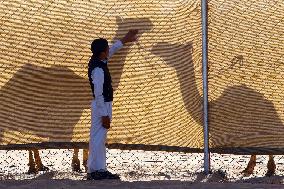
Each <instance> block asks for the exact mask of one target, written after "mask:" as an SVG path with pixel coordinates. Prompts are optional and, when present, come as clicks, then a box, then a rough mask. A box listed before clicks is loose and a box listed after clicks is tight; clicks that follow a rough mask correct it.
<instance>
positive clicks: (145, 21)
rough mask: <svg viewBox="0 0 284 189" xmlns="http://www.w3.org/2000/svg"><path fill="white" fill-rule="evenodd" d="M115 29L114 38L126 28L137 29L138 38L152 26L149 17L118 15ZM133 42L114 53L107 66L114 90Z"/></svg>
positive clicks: (125, 31) (119, 37)
mask: <svg viewBox="0 0 284 189" xmlns="http://www.w3.org/2000/svg"><path fill="white" fill-rule="evenodd" d="M116 24H117V26H118V27H117V31H116V35H115V36H114V38H113V41H114V40H118V39H121V38H122V37H123V36H124V35H125V34H126V33H127V31H128V30H130V29H138V30H139V32H138V35H137V37H138V40H139V38H140V37H141V36H142V35H143V33H146V32H150V31H151V29H152V28H153V24H152V22H151V20H150V19H149V18H125V19H121V18H120V17H116ZM132 44H133V43H130V44H126V45H125V46H124V47H123V48H122V49H121V50H119V51H118V52H117V53H115V54H114V55H113V56H112V57H111V59H110V61H109V63H108V67H109V70H110V73H111V77H112V87H113V90H114V91H116V89H117V87H118V85H119V82H120V78H121V75H122V73H123V66H124V63H125V59H126V57H127V54H128V53H129V51H130V47H131V45H132Z"/></svg>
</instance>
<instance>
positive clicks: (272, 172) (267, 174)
mask: <svg viewBox="0 0 284 189" xmlns="http://www.w3.org/2000/svg"><path fill="white" fill-rule="evenodd" d="M273 175H275V171H270V170H268V171H267V172H266V174H265V176H267V177H271V176H273Z"/></svg>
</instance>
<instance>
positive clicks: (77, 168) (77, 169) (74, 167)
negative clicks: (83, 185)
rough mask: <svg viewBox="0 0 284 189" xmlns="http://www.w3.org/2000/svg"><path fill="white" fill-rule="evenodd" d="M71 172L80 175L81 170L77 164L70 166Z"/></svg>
mask: <svg viewBox="0 0 284 189" xmlns="http://www.w3.org/2000/svg"><path fill="white" fill-rule="evenodd" d="M72 171H73V172H77V173H82V170H81V168H80V164H78V163H74V164H72Z"/></svg>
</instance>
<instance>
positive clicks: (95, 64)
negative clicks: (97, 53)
mask: <svg viewBox="0 0 284 189" xmlns="http://www.w3.org/2000/svg"><path fill="white" fill-rule="evenodd" d="M95 68H101V69H103V71H104V85H103V96H104V100H105V102H111V101H113V89H112V85H111V82H112V81H111V76H110V72H109V69H108V67H107V64H106V63H104V62H103V61H101V60H98V59H96V58H93V57H92V58H91V59H90V62H89V68H88V76H89V81H90V85H91V89H92V93H93V96H94V98H95V94H94V84H93V82H92V71H93V70H94V69H95Z"/></svg>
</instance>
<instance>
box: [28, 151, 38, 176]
mask: <svg viewBox="0 0 284 189" xmlns="http://www.w3.org/2000/svg"><path fill="white" fill-rule="evenodd" d="M28 166H29V170H28V174H36V173H37V169H36V166H35V161H34V157H33V152H32V150H29V163H28Z"/></svg>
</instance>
